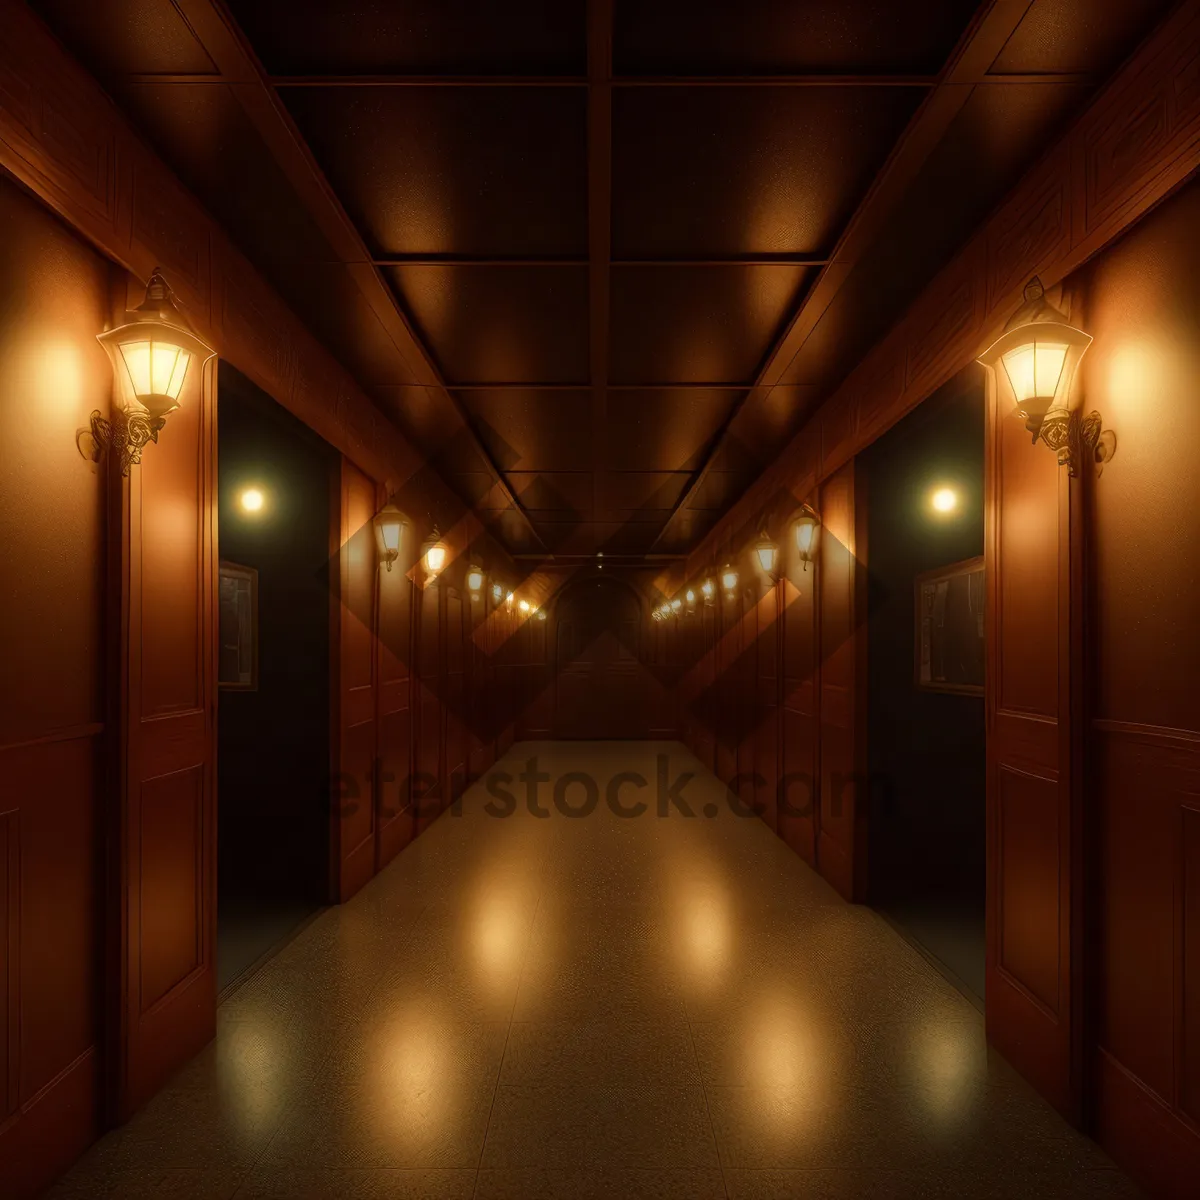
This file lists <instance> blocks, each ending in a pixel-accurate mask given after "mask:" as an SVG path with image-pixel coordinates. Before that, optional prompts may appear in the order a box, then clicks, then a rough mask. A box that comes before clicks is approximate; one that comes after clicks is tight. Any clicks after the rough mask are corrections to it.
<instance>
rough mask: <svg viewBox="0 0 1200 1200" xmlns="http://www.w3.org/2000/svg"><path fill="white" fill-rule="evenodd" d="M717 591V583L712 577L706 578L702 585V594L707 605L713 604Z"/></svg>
mask: <svg viewBox="0 0 1200 1200" xmlns="http://www.w3.org/2000/svg"><path fill="white" fill-rule="evenodd" d="M716 591H717V588H716V584H714V583H713V581H712V580H711V579H705V581H704V582H703V583H702V584H701V585H700V595H701V596H703V597H704V603H705V604H706V605H707V604H712V602H713V596H715V595H716Z"/></svg>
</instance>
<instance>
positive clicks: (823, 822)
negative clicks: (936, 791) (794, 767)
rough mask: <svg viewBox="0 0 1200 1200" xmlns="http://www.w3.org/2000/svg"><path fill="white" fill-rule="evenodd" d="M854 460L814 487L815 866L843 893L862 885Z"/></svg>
mask: <svg viewBox="0 0 1200 1200" xmlns="http://www.w3.org/2000/svg"><path fill="white" fill-rule="evenodd" d="M855 493H856V475H855V464H854V463H853V462H850V463H847V464H846V465H845V466H843V467H842V468H840V469H839V470H838V471H837V472H836V474H834V475H833V476H831V477H830V478H829V479H827V480H826V481H825V483H824V484H823V485H822V487H821V519H822V524H823V528H822V530H821V570H820V573H819V574H818V577H817V582H818V587H819V601H818V602H819V604H820V610H821V616H820V641H819V645H820V661H821V670H820V689H821V690H820V701H819V707H820V731H821V732H820V750H819V755H820V779H821V782H820V810H819V817H818V822H819V827H818V833H817V868H818V870H819V871H820V872H821V874H822V875H824V876H825V878H826V879H828V880H829V882H830V883H832V884H833V886H834V887H836V888H837V889H838V891H839V892H841V893H842V895H843V896H845V897H846V898H847V899H848V900H852V899H858V898H860V896H861V894H862V892H863V889H864V888H865V886H866V847H867V837H866V821H867V817H868V811H867V805H868V800H869V797H868V796H867V788H866V778H865V767H864V763H865V732H864V730H863V729H862V727H861V726H862V720H861V709H862V704H863V701H864V696H863V694H862V689H861V687H860V675H861V674H862V672H863V671H864V670H865V665H866V663H865V659H866V648H865V646H864V645H863V644H862V641H863V639H862V637H861V625H862V622H861V621H860V619H859V618H860V613H859V608H860V606H861V605H862V604H864V603H865V595H864V594H863V593H864V589H863V581H862V578H861V576H862V574H863V572H864V570H865V549H866V547H865V545H863V544H862V543H863V541H864V532H863V519H862V518H863V514H862V512H860V511H859V508H860V506H859V505H858V504H857V503H856V495H855Z"/></svg>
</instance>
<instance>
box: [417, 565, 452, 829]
mask: <svg viewBox="0 0 1200 1200" xmlns="http://www.w3.org/2000/svg"><path fill="white" fill-rule="evenodd" d="M419 597H420V605H419V620H418V623H417V627H416V633H415V635H414V636H415V639H416V647H417V651H416V665H417V681H416V696H417V701H416V703H417V709H416V725H415V734H414V736H415V739H416V744H415V745H416V752H415V755H414V757H415V760H416V766H417V774H416V776H415V777H414V781H413V782H414V789H416V790H414V794H413V811H414V816H415V818H416V828H417V832H418V833H421V832H423V831H424V830H425V829H426V828H428V826H429V825H430V824H431V823H432V822H433V821H434V820H435V819H436V818H437V816H438V814H439V813H440V812H441V810H442V803H443V793H442V778H443V775H444V769H443V763H444V761H445V758H444V749H445V724H446V722H445V710H444V708H443V705H442V690H441V688H442V675H443V672H444V670H445V647H444V639H443V621H444V607H445V606H444V604H443V592H442V588H441V586H440V585H439V584H438V583H437V582H436V581H435V582H432V583H431V582H426V583H425V586H424V587H421V588H420V589H419Z"/></svg>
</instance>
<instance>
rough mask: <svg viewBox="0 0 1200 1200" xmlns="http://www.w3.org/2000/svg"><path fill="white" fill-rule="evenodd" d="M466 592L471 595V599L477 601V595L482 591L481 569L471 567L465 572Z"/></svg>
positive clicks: (474, 566)
mask: <svg viewBox="0 0 1200 1200" xmlns="http://www.w3.org/2000/svg"><path fill="white" fill-rule="evenodd" d="M467 591H468V592H470V593H471V599H472V600H474V601H478V600H479V595H480V593H481V592H482V591H483V568H482V567H480V566H477V565H472V566H471V567H470V569H469V570H468V571H467Z"/></svg>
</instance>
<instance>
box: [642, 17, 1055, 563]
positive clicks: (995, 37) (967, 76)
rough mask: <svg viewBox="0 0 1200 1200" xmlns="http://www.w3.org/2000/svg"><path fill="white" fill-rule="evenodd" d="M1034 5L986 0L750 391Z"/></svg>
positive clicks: (793, 341)
mask: <svg viewBox="0 0 1200 1200" xmlns="http://www.w3.org/2000/svg"><path fill="white" fill-rule="evenodd" d="M1032 4H1033V0H983V3H982V4H981V5H980V6H979V8H978V9H977V10H976V13H975V16H974V18H973V19H972V21H971V24H970V25H969V26H968V27H967V30H966V32H965V33H964V34H963V36H962V37H961V38H960V39H959V42H958V44H957V45H956V46H955V48H954V50H953V52H952V53H951V55H950V58H949V60H948V61H947V63H946V66H945V67H944V68H943V70H942V72H941V74H940V75H939V76H938V80H937V85H936V87H934V88H933V89H932V90H931V91H930V93H929V95H928V96H926V97H925V99H924V100H923V101H922V103H921V107H920V108H918V109H917V111H916V113H915V114H914V115H913V118H912V120H911V121H909V123H908V126H907V128H906V129H905V130H904V132H903V133H902V134H901V136H900V139H899V140H898V141H897V143H896V145H895V146H894V147H893V148H892V152H891V154H890V155H889V156H888V158H887V160H886V161H885V162H884V164H883V166H882V168H881V169H880V171H879V173H878V175H876V177H875V180H874V182H873V183H872V184H871V187H870V188H869V189H868V191H867V194H866V195H865V196H864V197H863V199H862V202H861V203H860V204H859V206H858V208H857V209H856V210H855V212H854V214H853V216H852V217H851V218H850V221H849V222H848V223H847V225H846V228H845V229H844V230H843V231H842V234H841V236H840V237H839V238H838V241H837V244H836V245H835V247H834V250H833V254H832V256H831V258H830V261H829V262H828V263H827V264H826V265H825V266H824V267H822V268H821V271H820V274H818V276H817V278H816V280H815V281H814V282H813V285H812V287H811V288H809V289H808V291H807V292H806V293H805V295H804V298H803V299H802V300H801V302H800V306H799V308H798V309H797V311H796V312H795V314H794V315H793V316H792V319H791V320H790V321H789V322H788V324H787V326H786V327H785V329H784V331H783V333H782V334H781V336H780V338H779V340H778V341H777V342H776V343H775V345H774V346H773V347H772V349H771V351H770V353H769V354H768V355H767V358H766V360H765V362H764V365H763V367H762V370H761V371H760V372H759V376H758V379H757V380H756V383H755V390H762V389H766V390H767V391H770V389H772V388H774V387H776V386H778V385H779V384H780V382H781V380H782V379H783V376H784V374H785V373H786V371H787V369H788V367H789V366H790V365H791V363H792V360H793V359H794V358H795V357H796V355H797V354H798V353H799V352H800V349H801V347H802V346H803V345H804V343H805V342H806V341H808V339H809V337H810V336H811V335H812V333H813V331H814V330H815V329H816V327H817V324H818V323H819V322H820V320H821V318H822V317H823V316H824V315H825V313H826V311H827V310H828V309H829V306H830V305H831V304H832V303H833V301H834V299H835V297H836V296H837V294H838V292H840V291H841V289H842V286H843V285H844V284H845V282H846V280H847V279H848V278H849V277H850V275H851V274H852V272H853V271H854V268H855V267H856V266H857V265H858V263H859V262H860V261H861V260H862V259H863V257H864V256H865V255H866V253H867V251H868V250H869V249H870V248H871V247H872V245H873V244H874V241H875V239H876V237H877V236H878V234H879V232H880V230H881V229H882V228H883V227H884V224H885V223H886V221H887V219H888V218H889V217H890V216H891V214H892V213H893V212H894V211H895V209H896V208H897V206H898V205H899V204H900V202H901V201H902V200H903V198H904V196H905V194H906V193H907V191H908V189H909V186H910V185H911V184H912V182H913V180H914V179H915V178H916V177H917V174H918V172H919V171H920V170H921V168H922V167H923V166H924V165H925V163H926V162H927V161H928V159H929V156H930V155H931V154H932V153H933V151H934V150H935V149H936V148H937V146H938V145H939V144H940V142H941V141H942V138H943V137H945V135H946V132H947V131H948V130H949V128H950V126H951V124H952V123H953V122H954V119H955V118H956V117H957V116H958V114H959V113H960V112H961V111H962V109H963V107H964V106H965V104H966V103H967V101H968V100H969V99H970V97H971V93H972V91H974V89H975V87H976V86H977V84H978V83H979V81H980V80H981V79H984V78H985V77H987V71H988V69H989V68H990V67H991V65H992V63H994V62H995V61H996V58H997V56H998V55H999V54H1000V51H1001V50H1002V49H1003V48H1004V45H1005V43H1006V42H1007V41H1008V39H1009V38H1010V37H1011V36H1012V35H1013V33H1014V32H1015V30H1016V28H1017V26H1018V25H1019V24H1020V23H1021V21H1022V19H1023V18H1024V16H1025V14H1026V12H1028V10H1029V8H1030V7H1031V6H1032ZM988 78H989V79H990V77H988ZM747 394H749V393H747ZM744 403H745V399H744V398H743V399H742V400H740V401H739V402H737V403H736V404H735V405H734V408H733V411H732V412H731V413H730V416H729V419H728V421H727V422H726V423H725V426H724V427H723V429H722V431H721V433H720V434H719V435H718V437H717V438H716V439H715V442H714V445H713V446H712V449H711V451H710V453H709V454H708V456H707V457H706V458H705V460H704V462H703V463H701V465H700V467H699V469H698V470H697V471H696V472H695V474H694V476H693V478H692V480H691V482H690V483H689V484H688V486H687V487H686V488H685V489H684V492H683V495H682V496H680V498H679V501H678V503H677V504H676V505H675V507H674V509H672V511H671V513H670V515H669V516H668V517H667V519H666V521H664V522H663V526H662V529H661V530H660V532H659V534H658V536H657V537H656V538H655V539H654V543H653V546H657V545H658V544H659V542H661V541H662V539H663V538H664V537H665V536H666V534H667V531H668V530H669V529H670V528H671V526H672V525H673V524H674V522H675V521H676V519H677V518H678V517H679V514H680V513H682V512H683V511H684V510H685V509H686V508H687V507H688V505H689V504H691V502H692V500H693V499H694V498H695V496H696V495H697V493H698V492H699V491H700V488H701V487H702V486H703V484H704V479H705V477H706V476H707V475H708V472H709V471H710V470H711V469H712V465H713V463H714V462H715V461H716V458H717V456H718V455H719V454H720V453H721V451H722V450H723V449H724V447H725V444H726V442H727V440H728V437H729V430H730V428H731V427H732V425H733V422H734V419H735V418H736V416H737V413H738V411H739V410H740V408H741V405H742V404H744ZM653 546H652V547H651V548H652V549H653Z"/></svg>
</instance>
